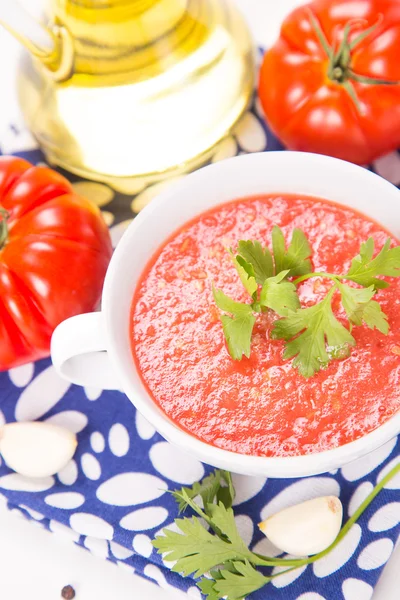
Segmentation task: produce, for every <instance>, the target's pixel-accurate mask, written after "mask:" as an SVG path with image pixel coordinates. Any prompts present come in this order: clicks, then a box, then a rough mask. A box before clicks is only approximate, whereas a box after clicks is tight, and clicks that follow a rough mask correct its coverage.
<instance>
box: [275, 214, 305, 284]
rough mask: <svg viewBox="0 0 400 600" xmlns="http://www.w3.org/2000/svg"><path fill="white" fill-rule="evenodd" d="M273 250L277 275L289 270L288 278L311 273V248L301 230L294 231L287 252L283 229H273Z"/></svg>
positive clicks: (276, 227)
mask: <svg viewBox="0 0 400 600" xmlns="http://www.w3.org/2000/svg"><path fill="white" fill-rule="evenodd" d="M272 248H273V252H274V261H275V274H276V275H278V274H279V273H280V272H281V271H285V270H288V271H289V273H288V277H293V276H294V275H305V274H306V273H311V271H312V266H311V261H310V260H308V259H309V257H310V256H311V254H312V251H311V246H310V244H309V242H308V239H307V237H306V235H305V233H304V232H303V231H302V230H301V229H297V228H295V229H293V233H292V239H291V241H290V244H289V247H288V249H287V250H286V245H285V238H284V236H283V232H282V229H281V228H280V227H278V226H277V225H275V226H274V227H273V229H272Z"/></svg>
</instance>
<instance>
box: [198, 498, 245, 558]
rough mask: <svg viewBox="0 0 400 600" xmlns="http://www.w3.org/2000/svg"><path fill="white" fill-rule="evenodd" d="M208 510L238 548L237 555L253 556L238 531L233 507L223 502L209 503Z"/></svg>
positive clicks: (225, 534)
mask: <svg viewBox="0 0 400 600" xmlns="http://www.w3.org/2000/svg"><path fill="white" fill-rule="evenodd" d="M207 512H208V514H209V515H210V518H211V519H212V522H213V524H214V525H215V526H216V527H217V528H218V530H219V531H220V532H221V533H222V535H223V536H225V537H226V539H227V540H229V542H230V543H231V544H232V546H233V547H234V548H235V549H236V553H237V556H240V555H243V556H248V557H251V552H250V551H249V549H248V548H247V546H246V544H245V543H244V541H243V540H242V538H241V537H240V534H239V532H238V529H237V526H236V522H235V516H234V514H233V510H232V508H227V507H226V506H224V505H223V504H222V502H219V504H210V505H208V506H207Z"/></svg>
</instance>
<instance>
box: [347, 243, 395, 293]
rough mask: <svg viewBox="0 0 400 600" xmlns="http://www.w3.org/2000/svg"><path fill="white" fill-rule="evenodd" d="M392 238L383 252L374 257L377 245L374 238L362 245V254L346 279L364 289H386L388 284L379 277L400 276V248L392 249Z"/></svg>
mask: <svg viewBox="0 0 400 600" xmlns="http://www.w3.org/2000/svg"><path fill="white" fill-rule="evenodd" d="M390 242H391V240H390V238H388V239H387V240H386V242H385V245H384V246H383V248H382V250H381V251H380V252H379V253H378V254H377V256H375V258H372V257H373V255H374V249H375V244H374V240H373V238H368V240H367V241H366V242H364V243H362V244H361V248H360V254H358V255H357V256H356V257H355V258H353V260H352V261H351V266H350V269H349V271H348V273H347V274H346V279H350V280H351V281H354V282H355V283H358V284H360V285H362V286H364V287H369V286H371V285H373V286H374V288H375V289H380V288H386V287H388V285H389V284H388V283H387V282H386V281H382V279H378V278H377V277H378V275H386V276H387V277H399V276H400V246H396V247H395V248H390Z"/></svg>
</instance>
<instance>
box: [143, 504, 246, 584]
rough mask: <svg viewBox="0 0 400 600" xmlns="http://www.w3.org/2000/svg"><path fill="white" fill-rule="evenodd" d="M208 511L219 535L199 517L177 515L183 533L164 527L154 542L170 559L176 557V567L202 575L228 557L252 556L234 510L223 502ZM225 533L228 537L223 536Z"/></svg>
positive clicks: (182, 571) (187, 572)
mask: <svg viewBox="0 0 400 600" xmlns="http://www.w3.org/2000/svg"><path fill="white" fill-rule="evenodd" d="M207 513H208V514H209V515H210V518H211V520H212V524H213V527H214V528H215V530H216V531H217V532H218V535H217V536H215V535H212V534H211V533H209V532H208V531H207V530H206V529H204V527H203V526H202V524H201V522H200V521H199V519H198V518H197V517H192V518H191V519H187V518H185V519H175V524H176V525H177V526H178V528H179V530H180V531H181V533H178V532H176V531H171V530H169V529H164V530H163V535H160V536H158V537H156V538H155V540H154V541H153V545H154V547H155V548H157V549H158V551H159V553H160V554H165V558H167V560H170V561H177V562H176V564H175V565H174V567H173V568H172V570H173V571H176V572H177V573H182V574H183V575H185V576H187V575H190V574H192V573H194V574H195V577H200V576H201V575H204V574H205V573H207V572H208V571H209V570H210V569H212V568H213V567H216V566H218V565H220V564H222V563H224V562H226V561H232V560H244V559H251V558H252V557H253V554H252V552H251V551H250V550H249V549H248V548H247V546H246V544H245V543H244V541H243V540H242V538H241V537H240V535H239V532H238V530H237V527H236V523H235V519H234V514H233V510H232V509H231V508H226V507H225V506H224V505H223V504H222V502H220V503H219V504H209V505H208V506H207ZM221 536H224V538H226V539H222V538H221Z"/></svg>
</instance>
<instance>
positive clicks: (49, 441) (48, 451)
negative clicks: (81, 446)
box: [0, 421, 77, 477]
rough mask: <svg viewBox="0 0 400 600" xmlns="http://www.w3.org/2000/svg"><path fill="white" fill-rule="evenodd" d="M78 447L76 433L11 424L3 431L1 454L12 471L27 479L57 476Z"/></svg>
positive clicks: (37, 424)
mask: <svg viewBox="0 0 400 600" xmlns="http://www.w3.org/2000/svg"><path fill="white" fill-rule="evenodd" d="M76 446H77V440H76V436H75V434H74V433H72V432H71V431H69V430H68V429H64V427H59V426H58V425H52V424H50V423H43V422H40V421H35V422H21V423H8V424H7V425H4V427H2V428H1V429H0V454H1V455H2V456H3V458H4V460H5V462H6V464H7V466H8V467H10V469H13V471H16V472H17V473H19V474H21V475H25V476H26V477H48V476H50V475H54V474H55V473H58V471H60V470H61V469H62V468H63V467H65V465H66V464H67V463H68V462H69V460H70V459H71V458H72V456H73V455H74V453H75V450H76Z"/></svg>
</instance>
